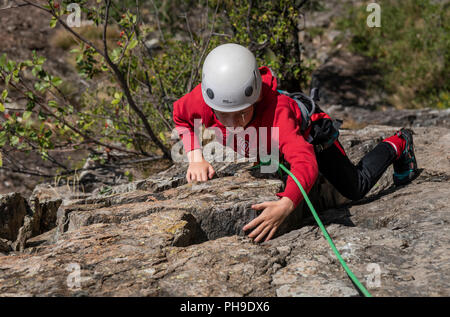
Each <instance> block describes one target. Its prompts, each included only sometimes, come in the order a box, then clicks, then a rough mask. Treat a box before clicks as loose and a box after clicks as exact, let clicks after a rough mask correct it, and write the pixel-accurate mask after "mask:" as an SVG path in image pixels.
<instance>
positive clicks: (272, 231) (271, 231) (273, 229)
mask: <svg viewBox="0 0 450 317" xmlns="http://www.w3.org/2000/svg"><path fill="white" fill-rule="evenodd" d="M275 232H277V227H273V228H272V230H270V233H269V235H268V236H267V238H266V240H264V241H269V240H270V239H272V237H273V235H274V234H275Z"/></svg>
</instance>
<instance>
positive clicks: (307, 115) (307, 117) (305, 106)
mask: <svg viewBox="0 0 450 317" xmlns="http://www.w3.org/2000/svg"><path fill="white" fill-rule="evenodd" d="M278 92H279V93H280V94H283V95H286V96H288V97H289V98H292V99H294V100H295V102H296V103H297V105H298V107H299V108H300V112H301V114H302V122H301V126H300V131H301V132H302V133H304V132H305V131H306V129H308V127H309V125H310V124H311V115H312V114H313V113H314V112H315V111H316V104H315V102H314V98H311V97H309V96H307V95H306V94H304V93H302V92H293V93H289V92H287V91H284V90H278Z"/></svg>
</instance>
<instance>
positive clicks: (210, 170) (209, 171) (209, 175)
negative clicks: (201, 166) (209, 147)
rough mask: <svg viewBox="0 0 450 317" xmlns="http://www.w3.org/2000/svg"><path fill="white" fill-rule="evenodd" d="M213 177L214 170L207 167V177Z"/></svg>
mask: <svg viewBox="0 0 450 317" xmlns="http://www.w3.org/2000/svg"><path fill="white" fill-rule="evenodd" d="M213 176H214V168H213V167H212V166H210V167H208V177H209V178H212V177H213Z"/></svg>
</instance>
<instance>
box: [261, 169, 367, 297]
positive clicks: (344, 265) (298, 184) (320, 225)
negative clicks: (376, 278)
mask: <svg viewBox="0 0 450 317" xmlns="http://www.w3.org/2000/svg"><path fill="white" fill-rule="evenodd" d="M269 164H270V161H269V162H266V163H260V164H258V165H256V166H253V168H256V167H258V166H259V165H269ZM278 164H279V167H280V168H281V169H282V170H283V171H285V172H286V173H287V174H288V175H289V176H291V177H292V179H293V180H294V181H295V183H296V184H297V186H298V188H299V189H300V191H301V192H302V194H303V197H304V198H305V201H306V203H307V204H308V207H309V209H310V210H311V213H312V214H313V216H314V219H315V220H316V222H317V224H318V225H319V227H320V229H321V230H322V233H323V235H324V236H325V239H326V240H327V241H328V244H329V245H330V247H331V249H332V250H333V252H334V254H335V255H336V257H337V258H338V260H339V262H340V263H341V265H342V267H343V268H344V270H345V272H347V275H348V276H349V277H350V279H351V280H352V281H353V283H355V285H356V286H357V287H358V289H359V290H360V291H361V292H362V293H363V294H364V296H366V297H372V295H371V294H370V293H369V292H368V291H367V289H366V288H365V287H364V285H362V283H361V282H360V281H359V280H358V278H357V277H356V276H355V275H354V274H353V272H352V271H351V270H350V269H349V267H348V266H347V263H345V261H344V259H343V258H342V256H341V254H340V253H339V251H338V250H337V248H336V246H335V245H334V243H333V240H332V239H331V237H330V235H329V234H328V232H327V230H326V229H325V226H324V225H323V223H322V221H321V220H320V218H319V216H318V215H317V212H316V210H315V209H314V207H313V205H312V204H311V201H310V200H309V198H308V195H307V194H306V192H305V190H304V189H303V187H302V185H301V184H300V182H299V181H298V179H297V178H296V177H295V176H294V174H292V173H291V171H290V170H288V169H287V168H286V166H284V165H283V164H282V163H278Z"/></svg>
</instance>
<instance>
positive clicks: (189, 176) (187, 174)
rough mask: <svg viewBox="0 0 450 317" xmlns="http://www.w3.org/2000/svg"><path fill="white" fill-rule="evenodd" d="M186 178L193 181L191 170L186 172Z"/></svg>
mask: <svg viewBox="0 0 450 317" xmlns="http://www.w3.org/2000/svg"><path fill="white" fill-rule="evenodd" d="M186 180H187V182H188V183H190V182H191V172H187V173H186Z"/></svg>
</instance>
